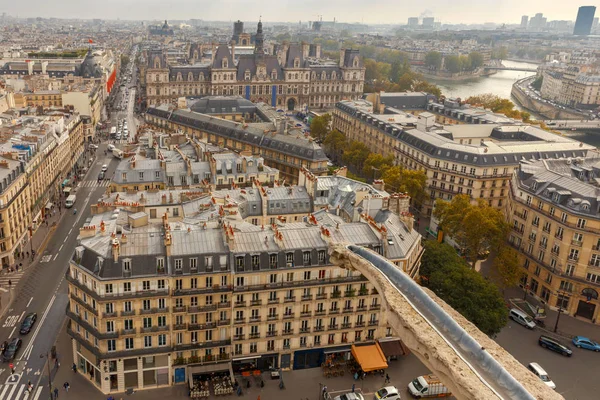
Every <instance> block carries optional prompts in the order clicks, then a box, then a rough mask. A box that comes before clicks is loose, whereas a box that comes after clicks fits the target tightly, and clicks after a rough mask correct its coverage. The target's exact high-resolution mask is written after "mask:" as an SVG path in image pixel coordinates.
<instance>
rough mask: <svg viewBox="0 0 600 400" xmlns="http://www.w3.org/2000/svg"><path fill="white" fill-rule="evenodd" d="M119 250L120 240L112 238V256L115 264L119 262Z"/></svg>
mask: <svg viewBox="0 0 600 400" xmlns="http://www.w3.org/2000/svg"><path fill="white" fill-rule="evenodd" d="M119 248H120V245H119V239H117V238H116V237H114V238H112V255H113V261H114V262H117V261H119V250H120V249H119Z"/></svg>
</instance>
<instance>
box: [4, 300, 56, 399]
mask: <svg viewBox="0 0 600 400" xmlns="http://www.w3.org/2000/svg"><path fill="white" fill-rule="evenodd" d="M54 300H56V294H55V295H54V296H52V298H51V299H50V302H49V303H48V307H46V310H45V311H44V315H42V318H41V319H40V321H39V322H38V324H37V328H36V329H35V332H34V333H33V335H32V336H31V340H30V342H29V344H28V345H27V347H26V348H25V352H24V353H23V354H22V355H21V357H20V358H19V361H21V360H22V359H23V358H25V359H27V358H29V356H30V355H31V352H32V351H33V345H34V343H35V338H36V337H37V335H38V333H39V332H40V328H41V327H42V325H43V324H44V320H45V319H46V317H47V316H48V313H49V312H50V308H51V307H52V304H54ZM25 356H27V357H25ZM0 400H2V399H0Z"/></svg>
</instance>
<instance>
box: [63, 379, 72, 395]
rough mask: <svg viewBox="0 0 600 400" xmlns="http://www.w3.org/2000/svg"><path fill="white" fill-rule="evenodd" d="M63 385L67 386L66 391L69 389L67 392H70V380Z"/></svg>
mask: <svg viewBox="0 0 600 400" xmlns="http://www.w3.org/2000/svg"><path fill="white" fill-rule="evenodd" d="M63 387H64V388H65V390H66V391H67V393H68V392H69V388H70V387H71V386H70V385H69V382H65V383H64V384H63Z"/></svg>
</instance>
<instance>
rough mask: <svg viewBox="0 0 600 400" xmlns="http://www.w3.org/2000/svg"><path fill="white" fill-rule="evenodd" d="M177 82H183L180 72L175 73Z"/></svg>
mask: <svg viewBox="0 0 600 400" xmlns="http://www.w3.org/2000/svg"><path fill="white" fill-rule="evenodd" d="M177 80H178V81H182V80H183V77H182V76H181V72H178V73H177Z"/></svg>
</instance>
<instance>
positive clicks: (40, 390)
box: [33, 386, 42, 400]
mask: <svg viewBox="0 0 600 400" xmlns="http://www.w3.org/2000/svg"><path fill="white" fill-rule="evenodd" d="M40 394H42V387H41V386H40V387H38V388H37V392H35V396H34V397H33V400H38V399H39V398H40Z"/></svg>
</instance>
